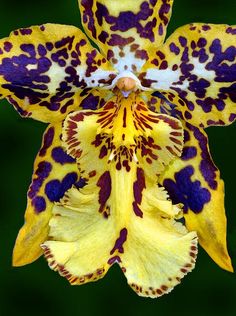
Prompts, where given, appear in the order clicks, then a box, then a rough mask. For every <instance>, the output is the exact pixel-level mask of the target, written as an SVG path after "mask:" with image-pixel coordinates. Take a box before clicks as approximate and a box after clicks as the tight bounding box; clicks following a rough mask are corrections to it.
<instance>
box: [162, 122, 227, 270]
mask: <svg viewBox="0 0 236 316" xmlns="http://www.w3.org/2000/svg"><path fill="white" fill-rule="evenodd" d="M161 183H162V184H163V185H164V187H165V188H166V189H167V191H168V193H169V194H170V197H171V199H172V201H173V202H174V203H183V205H184V213H185V214H184V217H185V221H186V226H187V228H188V229H189V230H190V231H191V230H194V231H196V232H197V234H198V237H199V242H200V244H201V246H202V247H203V248H204V249H205V250H206V251H207V252H208V254H209V255H210V256H211V257H212V259H213V260H214V261H215V262H216V263H217V264H218V265H219V266H220V267H222V268H223V269H226V270H228V271H232V269H233V268H232V265H231V260H230V257H229V255H228V251H227V245H226V217H225V210H224V183H223V181H222V180H221V179H220V173H219V170H218V169H217V168H216V166H215V165H214V163H213V161H212V159H211V156H210V153H209V148H208V139H207V135H206V133H205V132H204V131H203V130H202V129H199V128H197V127H195V126H193V125H190V124H188V123H187V124H186V126H185V146H184V149H183V155H182V156H181V159H177V160H175V161H174V163H173V164H171V165H170V167H169V168H168V169H167V170H166V171H165V173H164V175H163V176H162V179H161Z"/></svg>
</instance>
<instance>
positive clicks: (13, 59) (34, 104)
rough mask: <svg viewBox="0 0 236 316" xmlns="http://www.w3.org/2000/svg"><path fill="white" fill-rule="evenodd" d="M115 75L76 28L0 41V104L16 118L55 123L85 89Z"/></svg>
mask: <svg viewBox="0 0 236 316" xmlns="http://www.w3.org/2000/svg"><path fill="white" fill-rule="evenodd" d="M115 74H116V71H114V69H113V68H112V67H111V66H110V64H109V63H108V62H107V61H106V59H105V58H104V57H103V56H102V55H101V54H100V53H99V52H98V51H97V50H96V49H95V48H93V47H92V46H91V44H90V43H89V41H88V39H87V38H86V36H85V35H84V34H83V33H82V31H81V30H79V29H78V28H76V27H73V26H66V25H57V24H45V25H41V26H32V27H30V28H27V29H19V30H16V31H14V32H12V33H11V34H10V36H9V37H8V38H4V39H1V40H0V98H3V97H6V98H7V99H8V101H9V102H10V103H12V104H13V106H14V107H15V109H16V110H17V111H18V112H19V114H20V115H22V116H24V117H32V118H35V119H38V120H41V121H43V122H54V121H55V122H56V121H58V119H63V118H64V117H65V116H66V114H67V113H69V112H71V111H72V110H75V109H76V108H77V107H78V103H79V93H80V92H81V90H83V89H85V88H91V87H104V86H106V85H109V84H111V81H112V78H114V76H115Z"/></svg>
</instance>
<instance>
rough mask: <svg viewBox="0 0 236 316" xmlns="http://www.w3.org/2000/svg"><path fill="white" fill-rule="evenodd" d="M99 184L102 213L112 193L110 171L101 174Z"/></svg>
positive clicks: (100, 209)
mask: <svg viewBox="0 0 236 316" xmlns="http://www.w3.org/2000/svg"><path fill="white" fill-rule="evenodd" d="M97 186H98V187H100V191H99V195H98V202H99V204H100V208H99V212H100V213H101V212H103V210H104V208H105V205H106V203H107V200H108V199H109V197H110V194H111V176H110V173H109V171H106V172H104V173H103V174H102V175H101V177H100V178H99V179H98V182H97Z"/></svg>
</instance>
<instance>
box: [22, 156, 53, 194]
mask: <svg viewBox="0 0 236 316" xmlns="http://www.w3.org/2000/svg"><path fill="white" fill-rule="evenodd" d="M51 170H52V165H51V164H50V162H47V161H41V162H40V163H39V164H38V167H37V170H36V171H35V175H36V177H35V178H34V179H33V181H32V183H31V185H30V188H29V192H28V197H29V198H30V199H32V198H34V197H35V196H36V194H37V193H38V191H39V189H40V188H41V186H42V184H43V182H44V180H45V179H46V178H47V177H48V176H49V174H50V172H51Z"/></svg>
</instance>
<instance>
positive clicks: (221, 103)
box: [140, 24, 236, 127]
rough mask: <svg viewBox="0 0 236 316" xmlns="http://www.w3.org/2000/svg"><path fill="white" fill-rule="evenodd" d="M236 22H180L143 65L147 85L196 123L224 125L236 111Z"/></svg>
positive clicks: (144, 80)
mask: <svg viewBox="0 0 236 316" xmlns="http://www.w3.org/2000/svg"><path fill="white" fill-rule="evenodd" d="M235 61H236V27H231V26H227V25H212V24H207V25H206V24H190V25H186V26H183V27H181V28H179V29H178V30H177V31H176V32H174V33H173V35H171V36H170V38H169V39H168V40H167V42H166V43H165V44H164V45H163V46H162V47H161V48H160V49H158V50H156V56H155V58H153V59H152V60H150V61H148V63H147V64H146V65H144V67H143V69H142V70H141V74H140V79H141V81H142V83H143V85H145V86H146V87H150V88H151V89H153V90H158V91H159V92H161V93H162V94H163V95H164V96H165V97H166V98H167V99H168V100H169V101H170V102H172V103H173V104H175V105H176V108H175V110H177V111H180V112H181V114H182V117H183V119H184V120H186V121H188V122H189V123H191V124H193V125H195V126H202V127H206V126H209V125H227V124H230V123H231V122H233V121H234V119H235V117H236V93H235V91H236V65H235Z"/></svg>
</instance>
